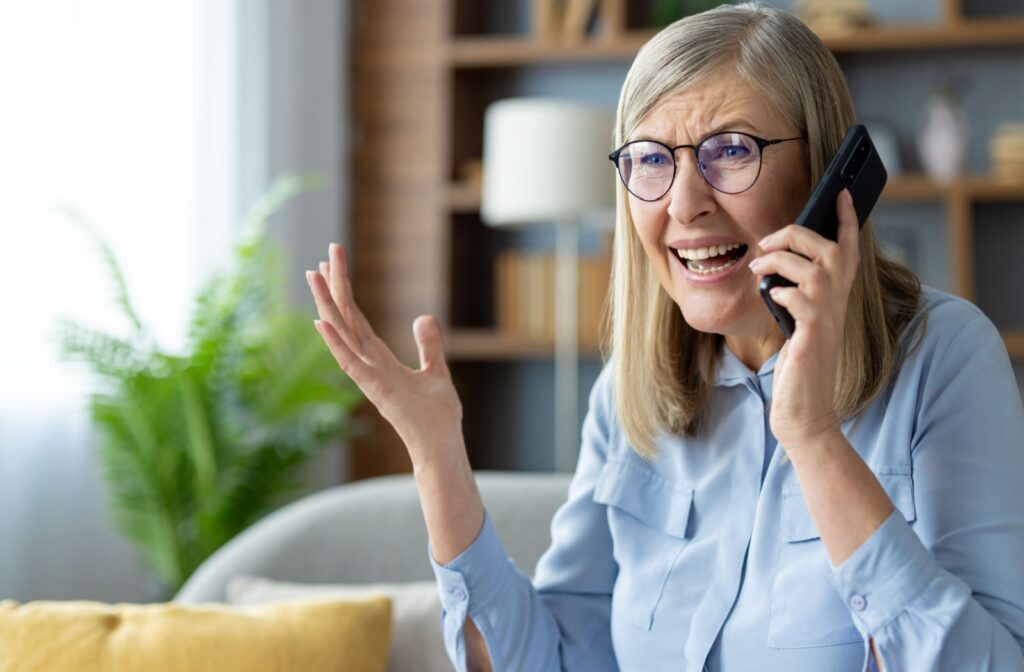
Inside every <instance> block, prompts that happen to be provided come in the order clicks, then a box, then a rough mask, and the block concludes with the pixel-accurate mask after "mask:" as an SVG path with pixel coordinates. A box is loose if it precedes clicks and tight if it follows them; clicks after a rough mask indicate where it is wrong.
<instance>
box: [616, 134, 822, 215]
mask: <svg viewBox="0 0 1024 672" xmlns="http://www.w3.org/2000/svg"><path fill="white" fill-rule="evenodd" d="M720 135H742V136H744V137H746V138H750V139H751V140H753V141H754V144H756V145H757V175H755V176H754V179H753V180H751V182H750V184H749V185H748V186H747V187H745V188H743V189H740V190H739V191H726V190H725V189H721V188H719V187H716V186H715V185H714V184H712V183H711V180H709V179H708V176H707V174H706V173H705V172H704V167H703V166H702V165H701V163H700V151H699V150H700V148H701V147H703V146H704V143H706V142H707V141H708V140H711V139H712V138H716V137H718V136H720ZM792 140H807V136H806V135H801V136H797V137H795V138H778V139H775V140H766V139H765V138H759V137H757V136H756V135H751V134H750V133H744V132H743V131H719V132H717V133H712V134H711V135H708V136H707V137H705V138H704V139H703V140H701V141H700V142H698V143H697V144H695V145H676V146H675V147H670V146H668V145H666V144H665V143H664V142H660V141H658V140H645V139H639V140H633V141H631V142H627V143H626V144H624V145H623V146H621V147H619V148H618V149H616V150H615V151H614V152H612V153H611V154H609V155H608V159H609V160H610V161H611V162H612V163H614V164H615V172H616V173H618V174H619V180H621V181H622V184H623V186H624V187H626V190H627V191H629V193H631V194H633V195H634V196H636V197H637V198H639V199H640V200H641V201H647V202H653V201H657V200H661V199H662V198H664V197H665V194H667V193H668V192H669V191H671V190H672V185H673V184H675V182H676V174H677V173H678V172H679V164H678V162H677V161H676V160H675V158H676V150H677V149H684V148H686V149H692V150H693V159H694V161H695V162H696V163H697V170H699V171H700V175H701V177H703V178H704V181H705V182H707V184H708V186H710V187H711V188H712V189H714V190H715V191H719V192H721V193H723V194H742V193H743V192H744V191H747V190H748V189H750V188H751V187H753V186H754V184H756V183H757V178H759V177H761V166H762V165H764V161H763V154H764V148H765V147H770V146H771V145H777V144H779V143H780V142H790V141H792ZM639 142H651V143H654V144H655V145H658V146H660V147H664V148H665V149H666V150H668V152H669V154H671V155H672V179H671V180H669V183H668V186H667V187H665V191H664V192H662V194H661V195H660V196H657V197H656V198H644V197H642V196H640V195H638V194H636V193H635V192H634V191H633V190H632V189H630V188H629V184H628V183H627V182H626V177H625V175H623V174H622V166H621V165H620V164H619V157H620V156H621V155H622V153H623V152H624V151H626V149H627V148H628V147H629V146H630V145H635V144H636V143H639Z"/></svg>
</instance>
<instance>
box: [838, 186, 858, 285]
mask: <svg viewBox="0 0 1024 672" xmlns="http://www.w3.org/2000/svg"><path fill="white" fill-rule="evenodd" d="M836 212H837V213H838V215H839V235H838V238H839V249H840V250H841V251H842V255H843V257H844V258H845V261H846V266H847V268H849V269H850V271H851V273H853V272H856V269H857V265H858V264H859V263H860V221H859V220H858V219H857V210H856V208H854V207H853V196H851V195H850V191H849V189H843V191H842V193H840V194H839V198H838V199H837V200H836Z"/></svg>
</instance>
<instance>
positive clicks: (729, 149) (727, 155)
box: [716, 145, 750, 159]
mask: <svg viewBox="0 0 1024 672" xmlns="http://www.w3.org/2000/svg"><path fill="white" fill-rule="evenodd" d="M716 154H717V157H716V158H722V159H743V158H746V157H747V156H748V155H749V154H750V150H749V149H747V148H746V147H744V146H743V145H724V146H722V147H719V148H718V151H717V152H716Z"/></svg>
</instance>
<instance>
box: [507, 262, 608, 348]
mask: <svg viewBox="0 0 1024 672" xmlns="http://www.w3.org/2000/svg"><path fill="white" fill-rule="evenodd" d="M496 273H497V275H496V278H495V288H496V292H495V293H496V297H495V300H496V301H495V303H496V305H497V320H498V330H499V331H500V332H501V333H503V334H506V335H508V336H513V337H516V338H524V339H529V340H535V341H543V342H553V341H554V338H555V322H556V315H555V310H556V306H555V303H556V296H555V256H554V254H552V253H550V252H530V251H523V250H508V251H505V252H502V253H501V254H499V255H498V257H497V268H496ZM610 276H611V258H610V257H609V256H607V255H602V256H581V257H580V260H579V274H578V279H577V281H578V283H579V285H578V288H579V293H578V311H577V320H578V324H579V334H580V343H581V344H584V345H590V346H593V345H597V344H598V343H599V333H600V326H601V317H602V312H603V310H604V305H605V297H606V295H607V293H608V281H609V278H610Z"/></svg>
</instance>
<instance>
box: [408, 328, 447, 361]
mask: <svg viewBox="0 0 1024 672" xmlns="http://www.w3.org/2000/svg"><path fill="white" fill-rule="evenodd" d="M412 335H413V338H415V339H416V349H417V350H419V353H420V368H421V369H437V370H438V371H441V372H445V373H447V371H448V364H447V363H446V362H445V360H444V337H443V336H442V335H441V325H439V324H438V323H437V319H436V318H435V317H434V316H433V315H420V316H419V317H417V318H416V320H415V321H413V323H412Z"/></svg>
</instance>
